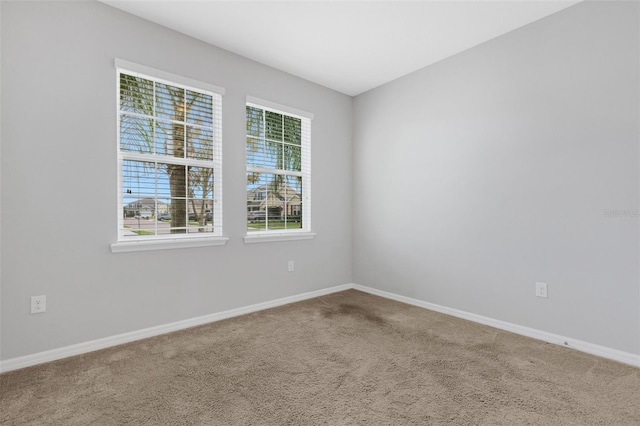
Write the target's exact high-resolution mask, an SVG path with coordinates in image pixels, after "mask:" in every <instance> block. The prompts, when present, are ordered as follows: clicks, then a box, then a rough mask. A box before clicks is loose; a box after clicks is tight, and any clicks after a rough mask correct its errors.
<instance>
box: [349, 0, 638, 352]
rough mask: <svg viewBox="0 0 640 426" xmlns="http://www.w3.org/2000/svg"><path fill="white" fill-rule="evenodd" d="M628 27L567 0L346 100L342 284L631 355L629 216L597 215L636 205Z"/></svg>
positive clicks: (634, 282)
mask: <svg viewBox="0 0 640 426" xmlns="http://www.w3.org/2000/svg"><path fill="white" fill-rule="evenodd" d="M638 16H639V10H638V4H637V3H635V2H627V3H611V2H585V3H581V4H578V5H576V6H574V7H571V8H569V9H566V10H564V11H562V12H559V13H557V14H555V15H552V16H550V17H548V18H545V19H543V20H540V21H537V22H535V23H532V24H530V25H528V26H526V27H523V28H521V29H519V30H516V31H514V32H511V33H509V34H506V35H505V36H502V37H499V38H497V39H494V40H492V41H490V42H487V43H485V44H483V45H481V46H478V47H476V48H473V49H470V50H468V51H466V52H463V53H461V54H458V55H456V56H454V57H451V58H449V59H447V60H445V61H442V62H440V63H438V64H436V65H433V66H430V67H428V68H425V69H423V70H420V71H418V72H415V73H413V74H410V75H408V76H406V77H404V78H401V79H399V80H396V81H394V82H391V83H389V84H387V85H385V86H382V87H379V88H377V89H375V90H372V91H370V92H367V93H365V94H363V95H360V96H358V97H357V98H356V99H355V103H354V111H355V112H354V120H355V121H354V154H353V155H354V172H353V178H354V206H353V210H354V218H353V229H354V281H355V282H356V283H358V284H362V285H368V286H372V287H375V288H378V289H382V290H386V291H390V292H394V293H398V294H401V295H404V296H408V297H413V298H416V299H419V300H423V301H427V302H432V303H436V304H440V305H443V306H447V307H452V308H456V309H460V310H464V311H468V312H471V313H475V314H479V315H484V316H488V317H491V318H494V319H499V320H503V321H508V322H512V323H516V324H520V325H524V326H529V327H533V328H535V329H539V330H544V331H547V332H552V333H557V334H560V335H564V336H568V337H572V338H574V339H579V340H583V341H587V342H591V343H595V344H599V345H604V346H607V347H610V348H614V349H619V350H622V351H627V352H631V353H640V284H639V283H640V281H639V276H638V273H639V270H640V265H639V255H640V253H639V232H640V229H639V226H638V222H639V219H638V217H628V216H627V217H607V216H606V215H605V210H623V209H633V210H634V211H637V210H636V209H638V208H640V204H639V202H638V201H639V199H638V198H639V193H640V191H639V178H640V176H639V151H638V147H639V137H640V134H639V113H640V111H639V89H640V87H639V82H638V80H639V75H640V72H639V67H638V54H639V23H638ZM632 216H633V212H632ZM536 281H543V282H547V283H548V285H549V298H548V299H541V298H536V297H535V295H534V283H535V282H536Z"/></svg>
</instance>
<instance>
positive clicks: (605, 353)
mask: <svg viewBox="0 0 640 426" xmlns="http://www.w3.org/2000/svg"><path fill="white" fill-rule="evenodd" d="M352 288H354V289H356V290H360V291H363V292H365V293H370V294H374V295H376V296H381V297H384V298H387V299H391V300H396V301H398V302H402V303H406V304H408V305H413V306H418V307H421V308H425V309H429V310H432V311H436V312H440V313H443V314H447V315H451V316H454V317H458V318H462V319H466V320H469V321H473V322H477V323H480V324H484V325H488V326H491V327H494V328H498V329H500V330H505V331H510V332H512V333H515V334H520V335H522V336H527V337H532V338H534V339H538V340H542V341H544V342H548V343H553V344H556V345H560V346H564V347H567V348H571V349H576V350H578V351H581V352H585V353H588V354H591V355H597V356H599V357H602V358H607V359H611V360H613V361H618V362H622V363H624V364H629V365H632V366H634V367H640V355H636V354H633V353H630V352H623V351H619V350H617V349H612V348H608V347H606V346H601V345H596V344H593V343H589V342H584V341H581V340H576V339H572V338H570V337H565V336H560V335H558V334H553V333H548V332H546V331H541V330H536V329H534V328H529V327H524V326H522V325H518V324H513V323H509V322H506V321H500V320H497V319H493V318H488V317H485V316H482V315H476V314H472V313H469V312H465V311H460V310H458V309H453V308H448V307H446V306H441V305H436V304H434V303H429V302H423V301H422V300H418V299H413V298H411V297H406V296H400V295H398V294H394V293H389V292H386V291H382V290H378V289H375V288H371V287H366V286H363V285H359V284H353V285H352Z"/></svg>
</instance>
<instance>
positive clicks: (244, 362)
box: [0, 290, 640, 426]
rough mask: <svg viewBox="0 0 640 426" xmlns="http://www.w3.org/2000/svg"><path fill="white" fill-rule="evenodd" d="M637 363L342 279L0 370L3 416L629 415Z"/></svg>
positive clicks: (466, 420) (353, 421)
mask: <svg viewBox="0 0 640 426" xmlns="http://www.w3.org/2000/svg"><path fill="white" fill-rule="evenodd" d="M639 372H640V370H639V369H637V368H634V367H630V366H625V365H623V364H618V363H616V362H611V361H607V360H604V359H601V358H597V357H594V356H590V355H586V354H582V353H580V352H576V351H572V350H570V349H566V348H562V347H558V346H555V345H550V344H545V343H542V342H539V341H536V340H532V339H528V338H525V337H521V336H517V335H514V334H510V333H507V332H503V331H499V330H496V329H493V328H490V327H486V326H481V325H478V324H474V323H471V322H467V321H464V320H460V319H456V318H452V317H449V316H446V315H442V314H438V313H434V312H431V311H427V310H424V309H420V308H416V307H412V306H408V305H404V304H401V303H397V302H393V301H390V300H386V299H382V298H379V297H376V296H372V295H369V294H365V293H361V292H358V291H354V290H350V291H346V292H342V293H337V294H333V295H329V296H324V297H321V298H316V299H312V300H308V301H305V302H300V303H295V304H292V305H288V306H284V307H280V308H276V309H271V310H268V311H263V312H259V313H255V314H251V315H246V316H242V317H238V318H234V319H230V320H226V321H221V322H217V323H213V324H209V325H205V326H201V327H196V328H192V329H189V330H185V331H180V332H176V333H172V334H168V335H164V336H159V337H156V338H152V339H147V340H143V341H139V342H135V343H131V344H127V345H122V346H118V347H114V348H110V349H105V350H102V351H98V352H93V353H90V354H86V355H81V356H77V357H74V358H68V359H65V360H61V361H57V362H53V363H49V364H45V365H40V366H36V367H31V368H28V369H24V370H20V371H14V372H9V373H6V374H3V375H2V376H0V381H1V384H0V390H1V396H0V403H1V405H0V408H1V409H0V422H1V424H3V425H26V424H28V425H394V426H395V425H398V426H400V425H635V426H637V425H640V377H639Z"/></svg>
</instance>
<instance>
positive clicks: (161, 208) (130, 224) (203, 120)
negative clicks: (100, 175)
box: [118, 69, 222, 241]
mask: <svg viewBox="0 0 640 426" xmlns="http://www.w3.org/2000/svg"><path fill="white" fill-rule="evenodd" d="M118 86H119V91H118V92H119V93H118V100H119V113H118V131H119V143H118V160H119V161H118V166H119V186H120V188H119V193H120V196H119V208H118V215H119V228H120V229H119V240H120V241H127V240H136V239H150V238H180V237H199V236H214V235H221V232H222V214H221V211H222V205H221V198H220V196H221V189H222V187H221V101H222V98H221V95H220V94H217V93H213V92H209V91H206V90H201V89H198V88H195V87H189V86H185V85H181V84H177V83H174V82H170V81H165V80H161V79H157V78H154V77H150V76H147V75H143V74H140V73H136V72H132V71H128V70H125V69H118Z"/></svg>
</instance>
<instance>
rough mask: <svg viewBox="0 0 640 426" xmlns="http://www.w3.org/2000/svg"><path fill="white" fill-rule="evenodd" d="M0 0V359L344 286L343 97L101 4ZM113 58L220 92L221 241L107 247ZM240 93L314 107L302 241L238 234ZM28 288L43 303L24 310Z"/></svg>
mask: <svg viewBox="0 0 640 426" xmlns="http://www.w3.org/2000/svg"><path fill="white" fill-rule="evenodd" d="M1 7H2V30H1V31H2V74H1V75H2V155H1V158H2V165H1V166H2V167H1V171H2V178H1V182H2V212H1V216H2V252H1V264H2V273H1V280H2V281H1V283H2V305H1V316H2V329H1V335H0V336H1V340H2V352H1V354H0V359H3V360H7V359H11V358H15V357H20V356H24V355H29V354H34V353H38V352H41V351H45V350H50V349H56V348H60V347H64V346H67V345H72V344H76V343H81V342H86V341H89V340H93V339H99V338H103V337H107V336H112V335H116V334H120V333H125V332H128V331H134V330H140V329H143V328H147V327H152V326H157V325H162V324H167V323H172V322H175V321H180V320H184V319H190V318H194V317H198V316H201V315H207V314H211V313H215V312H220V311H225V310H228V309H233V308H237V307H243V306H248V305H251V304H255V303H259V302H264V301H268V300H273V299H279V298H282V297H286V296H290V295H296V294H300V293H305V292H308V291H313V290H317V289H323V288H327V287H332V286H335V285H339V284H345V283H349V282H351V281H352V276H351V264H352V262H351V253H352V248H351V216H352V215H351V198H352V197H351V189H352V183H351V164H352V160H351V151H352V141H351V137H352V128H351V126H352V99H351V98H350V97H348V96H345V95H343V94H339V93H337V92H334V91H331V90H329V89H326V88H323V87H321V86H318V85H315V84H311V83H309V82H306V81H304V80H302V79H299V78H296V77H293V76H291V75H288V74H285V73H282V72H279V71H276V70H274V69H271V68H269V67H266V66H263V65H260V64H257V63H255V62H252V61H249V60H247V59H245V58H242V57H239V56H237V55H234V54H231V53H229V52H227V51H224V50H221V49H218V48H216V47H213V46H210V45H208V44H205V43H203V42H200V41H197V40H195V39H192V38H189V37H186V36H184V35H181V34H179V33H177V32H174V31H171V30H168V29H166V28H163V27H161V26H158V25H156V24H152V23H150V22H147V21H144V20H142V19H140V18H137V17H134V16H132V15H129V14H126V13H124V12H121V11H119V10H116V9H114V8H111V7H109V6H106V5H103V4H100V3H96V2H2V4H1ZM214 24H215V23H213V22H212V25H214ZM116 57H117V58H121V59H125V60H128V61H132V62H136V63H140V64H143V65H147V66H151V67H155V68H157V69H161V70H164V71H167V72H171V73H174V74H179V75H183V76H185V77H189V78H192V79H196V80H200V81H204V82H208V83H211V84H215V85H217V86H221V87H224V88H225V89H226V95H225V96H224V99H223V139H224V141H223V144H224V147H223V156H224V157H223V162H224V165H223V176H224V177H223V186H224V188H223V194H224V208H223V213H224V228H225V229H224V234H225V236H227V237H229V238H230V240H229V242H228V243H227V245H226V246H222V247H206V248H190V249H176V250H162V251H152V252H136V253H121V254H112V253H111V252H110V244H111V243H113V242H115V240H116V238H117V237H116V228H117V212H116V194H117V190H116V184H117V183H116V171H117V168H116V74H115V68H114V58H116ZM246 95H251V96H255V97H258V98H262V99H268V100H270V101H272V102H277V103H280V104H284V105H288V106H290V107H293V108H297V109H301V110H304V111H308V112H311V113H313V114H314V120H313V122H312V173H313V179H312V196H313V218H312V230H313V231H314V232H316V233H317V236H316V238H315V239H313V240H305V241H293V242H277V243H264V244H244V243H243V241H242V236H243V235H244V234H245V226H246V225H245V220H246V213H245V202H246V200H245V198H246V191H245V179H246V174H245V165H244V161H245V154H244V152H245V136H244V126H245V123H244V103H245V97H246ZM289 260H294V261H295V271H294V272H292V273H288V272H287V261H289ZM40 294H46V295H47V312H46V313H44V314H37V315H30V312H29V298H30V296H32V295H40Z"/></svg>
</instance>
